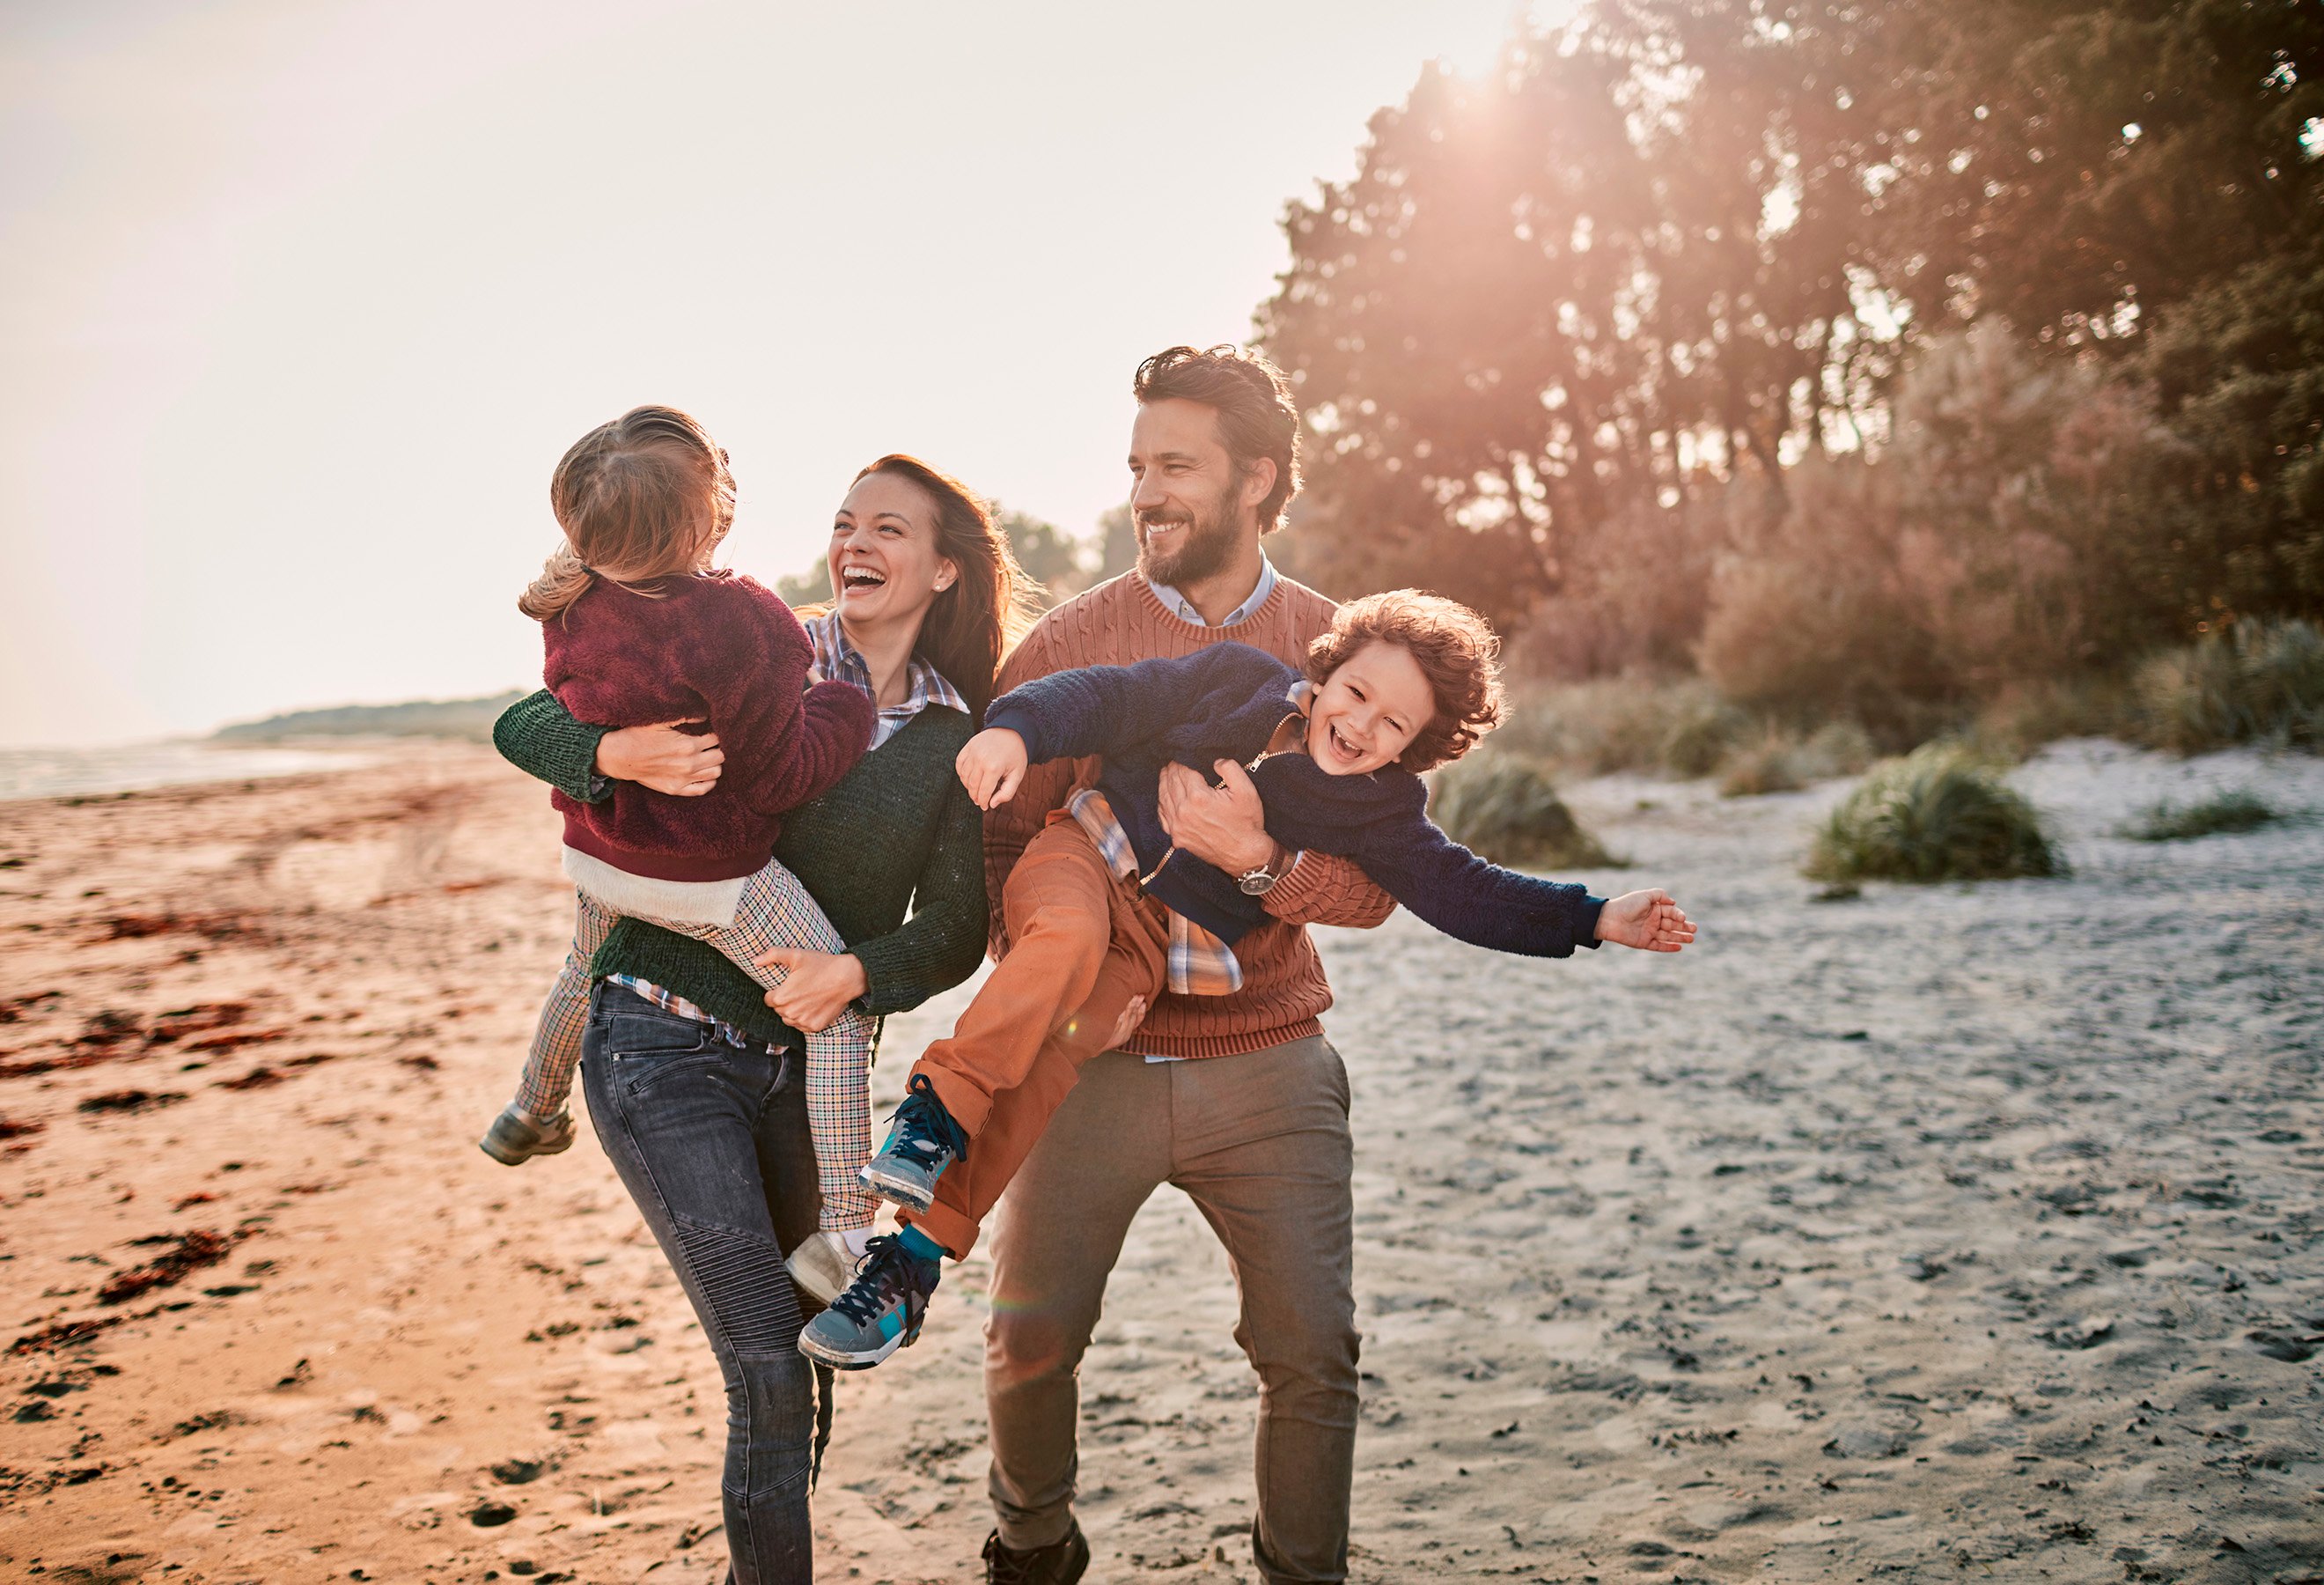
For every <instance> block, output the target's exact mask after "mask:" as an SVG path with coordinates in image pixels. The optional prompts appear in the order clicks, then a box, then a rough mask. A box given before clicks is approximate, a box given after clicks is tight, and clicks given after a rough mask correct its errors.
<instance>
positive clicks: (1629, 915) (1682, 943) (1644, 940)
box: [1598, 888, 1694, 952]
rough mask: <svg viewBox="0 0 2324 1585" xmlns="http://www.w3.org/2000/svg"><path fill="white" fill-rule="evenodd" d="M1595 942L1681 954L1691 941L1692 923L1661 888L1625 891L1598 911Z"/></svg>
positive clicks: (1692, 934)
mask: <svg viewBox="0 0 2324 1585" xmlns="http://www.w3.org/2000/svg"><path fill="white" fill-rule="evenodd" d="M1598 939H1599V940H1600V941H1612V942H1613V943H1614V944H1615V945H1616V946H1620V947H1636V948H1637V949H1638V950H1640V951H1642V952H1677V951H1683V950H1685V948H1686V947H1687V945H1688V943H1689V942H1691V941H1693V940H1694V922H1693V921H1692V920H1690V919H1688V918H1687V916H1686V911H1685V910H1684V909H1683V908H1681V907H1680V906H1679V905H1678V904H1676V903H1674V902H1672V901H1671V894H1669V893H1668V892H1665V891H1663V890H1661V889H1660V888H1656V889H1655V890H1652V891H1646V892H1625V893H1623V894H1621V895H1620V896H1618V897H1617V898H1615V899H1614V900H1613V901H1612V902H1610V903H1609V904H1606V906H1605V907H1603V908H1601V909H1600V910H1599V912H1598Z"/></svg>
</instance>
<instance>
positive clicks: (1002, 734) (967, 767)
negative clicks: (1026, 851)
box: [952, 727, 1026, 809]
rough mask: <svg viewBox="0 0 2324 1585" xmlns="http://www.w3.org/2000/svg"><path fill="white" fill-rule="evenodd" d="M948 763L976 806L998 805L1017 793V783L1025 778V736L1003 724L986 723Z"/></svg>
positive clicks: (989, 806) (989, 807)
mask: <svg viewBox="0 0 2324 1585" xmlns="http://www.w3.org/2000/svg"><path fill="white" fill-rule="evenodd" d="M952 764H953V769H954V770H956V771H958V772H959V773H960V784H961V785H962V786H964V787H965V788H967V789H968V795H969V797H970V799H971V800H973V802H975V804H976V807H977V808H979V809H998V808H1000V807H1001V805H1002V804H1004V803H1006V802H1009V801H1010V799H1011V798H1014V797H1015V796H1016V795H1017V784H1018V783H1019V782H1022V781H1023V780H1024V779H1025V764H1026V761H1025V740H1024V739H1023V738H1022V737H1019V736H1017V734H1016V733H1014V732H1012V731H1010V729H1009V728H1006V727H987V728H985V729H984V730H983V731H982V732H979V733H978V734H977V735H976V736H975V737H972V738H970V739H969V740H968V742H967V743H966V744H965V745H964V746H963V747H962V748H961V751H960V755H959V756H958V757H957V758H955V759H954V761H953V762H952Z"/></svg>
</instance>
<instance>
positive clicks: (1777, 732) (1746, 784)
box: [1719, 720, 1873, 798]
mask: <svg viewBox="0 0 2324 1585" xmlns="http://www.w3.org/2000/svg"><path fill="white" fill-rule="evenodd" d="M1872 755H1873V748H1872V739H1871V738H1870V737H1867V735H1866V733H1865V730H1864V728H1861V727H1859V726H1858V725H1857V724H1856V723H1855V722H1854V721H1848V720H1840V721H1826V722H1825V723H1824V724H1823V725H1822V726H1821V727H1819V728H1816V729H1815V730H1814V731H1813V732H1811V733H1809V734H1808V735H1807V736H1806V737H1801V736H1800V735H1799V734H1798V733H1796V732H1792V731H1787V730H1785V729H1784V728H1769V729H1767V730H1766V731H1765V732H1763V733H1762V734H1761V735H1760V736H1759V737H1757V738H1755V739H1753V740H1752V741H1750V742H1748V743H1745V744H1742V745H1741V746H1738V747H1736V748H1734V749H1732V750H1730V751H1729V754H1728V755H1727V757H1726V758H1725V759H1724V760H1722V761H1721V762H1720V766H1719V792H1720V796H1721V797H1725V798H1751V797H1757V796H1758V795H1760V794H1761V793H1766V792H1797V791H1798V790H1799V789H1800V788H1802V787H1804V786H1806V785H1808V784H1809V783H1812V782H1823V781H1829V780H1831V778H1832V777H1834V776H1852V775H1854V774H1857V773H1858V771H1861V770H1862V769H1863V768H1864V767H1865V766H1866V765H1870V764H1871V763H1872Z"/></svg>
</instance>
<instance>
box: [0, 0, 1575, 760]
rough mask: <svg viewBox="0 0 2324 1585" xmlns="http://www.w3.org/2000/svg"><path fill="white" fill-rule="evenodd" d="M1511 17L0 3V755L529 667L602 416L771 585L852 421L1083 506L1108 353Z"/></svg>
mask: <svg viewBox="0 0 2324 1585" xmlns="http://www.w3.org/2000/svg"><path fill="white" fill-rule="evenodd" d="M1545 8H1546V9H1547V10H1550V11H1554V12H1558V13H1561V14H1562V11H1563V0H1545ZM1516 12H1517V8H1515V7H1513V6H1512V5H1511V4H1510V0H1428V3H1427V4H1425V5H1423V4H1415V3H1412V0H1328V3H1320V0H1180V3H1178V4H1175V5H1168V6H1140V7H1128V6H1116V5H1090V4H1087V3H1086V0H1082V3H1080V4H1066V3H1059V4H989V3H987V4H977V3H963V0H952V3H951V4H933V3H919V0H889V3H886V4H881V5H876V6H844V5H829V4H819V5H811V6H810V5H789V4H766V3H764V0H761V4H755V5H745V4H696V5H684V4H672V5H653V4H649V3H644V0H627V3H624V4H619V5H613V4H604V3H603V0H553V3H552V0H539V3H537V4H513V3H512V4H497V3H493V0H459V3H458V4H447V3H440V0H381V3H374V0H336V3H321V0H305V3H300V0H278V3H272V4H263V3H258V0H202V3H195V0H156V3H152V4H118V3H110V0H71V3H69V4H56V3H46V4H36V3H33V0H0V557H5V571H0V746H29V745H36V744H37V745H72V744H82V743H100V742H112V741H125V740H132V739H137V738H145V737H160V736H168V735H179V734H186V733H194V732H202V731H207V730H208V729H209V728H213V727H216V726H217V725H219V724H221V723H223V722H226V721H230V720H236V719H246V718H253V717H257V716H263V715H267V714H270V713H272V712H274V711H277V710H281V709H295V708H303V707H309V706H321V705H333V704H345V703H355V702H384V701H390V700H403V699H413V698H451V697H465V696H470V695H475V694H483V693H490V692H494V691H500V690H503V689H506V688H512V687H517V686H521V685H530V683H531V682H532V681H533V680H535V679H537V677H538V675H539V632H538V630H537V628H536V627H535V626H534V625H533V624H531V623H529V622H527V621H525V620H524V618H522V617H521V616H519V615H518V614H517V612H516V609H515V606H514V600H515V598H516V595H517V593H518V591H519V590H520V589H521V588H522V587H523V586H524V584H525V583H526V582H527V581H528V580H529V579H530V578H531V577H532V576H533V574H534V573H535V572H536V571H537V570H539V565H540V561H541V559H542V558H543V557H544V556H545V555H547V554H548V553H549V551H550V550H551V549H552V548H554V546H555V545H556V543H557V542H558V532H557V526H556V524H555V521H554V519H552V518H551V516H550V515H549V506H548V485H549V473H550V470H551V469H552V468H554V467H555V465H556V462H557V459H558V456H559V455H561V454H562V453H563V451H564V450H565V449H566V447H567V446H568V445H569V444H571V443H572V441H573V440H576V439H577V438H578V437H579V436H580V435H581V434H582V433H583V432H584V431H586V430H588V429H590V428H591V427H593V426H594V425H595V424H597V423H599V422H604V420H606V419H609V418H612V417H613V416H615V415H617V414H618V413H620V412H622V411H623V410H624V409H626V408H629V407H631V406H633V405H635V404H637V403H641V402H663V403H672V404H674V405H677V406H680V407H684V408H686V409H687V410H688V411H690V412H694V413H695V414H696V416H698V417H699V418H701V419H702V421H703V422H705V424H706V425H707V426H708V427H709V429H710V431H711V432H712V433H713V434H715V436H717V438H718V439H719V440H720V441H721V442H722V443H723V444H724V445H725V446H726V448H727V449H728V450H729V451H730V452H731V453H732V455H733V462H734V468H735V472H736V475H737V477H738V479H739V482H740V486H741V506H740V511H739V514H738V516H737V519H736V524H735V532H734V534H733V538H732V539H731V540H730V541H729V542H728V545H729V551H730V555H729V560H730V561H732V563H733V565H735V566H737V567H739V568H740V569H742V570H744V571H746V572H750V573H752V574H754V575H756V576H758V577H760V578H761V579H766V580H768V581H771V580H772V579H774V578H776V577H779V576H781V575H783V574H786V573H790V572H795V571H798V570H801V569H802V568H804V567H805V566H806V565H807V564H808V563H809V562H810V561H813V560H814V559H815V558H816V556H817V555H819V554H820V552H821V551H822V548H823V545H824V542H825V537H826V536H827V534H828V533H829V530H830V514H831V512H832V510H833V508H834V507H835V505H837V504H838V501H839V499H840V497H841V496H843V495H844V493H845V491H846V487H847V484H848V481H849V480H850V478H852V477H853V474H854V472H855V470H856V469H857V468H860V467H862V465H863V464H864V463H865V462H868V461H870V460H871V459H872V458H874V457H876V456H879V455H881V453H883V452H887V451H897V450H902V451H911V452H915V453H918V454H919V455H921V456H924V457H926V458H927V459H929V460H931V461H933V462H935V463H936V464H937V465H938V466H939V467H942V468H945V469H947V470H949V471H951V472H953V473H954V474H956V475H958V476H959V477H962V478H964V479H965V480H966V481H967V482H968V483H969V484H970V485H971V486H972V487H974V488H975V489H977V490H979V491H980V492H982V493H983V494H985V495H988V496H993V497H995V498H997V499H999V500H1000V501H1001V502H1002V503H1004V504H1005V505H1008V506H1010V507H1012V508H1015V509H1018V510H1021V511H1025V512H1029V513H1031V514H1035V515H1036V516H1039V517H1043V518H1047V519H1048V520H1049V521H1051V522H1054V523H1056V524H1058V525H1060V526H1061V527H1063V528H1065V529H1067V530H1068V531H1070V532H1075V533H1082V532H1086V531H1088V530H1089V529H1090V528H1091V527H1092V526H1093V524H1094V523H1095V520H1096V518H1097V516H1098V514H1100V513H1102V511H1104V510H1105V509H1106V508H1107V507H1109V506H1111V505H1114V504H1116V503H1118V502H1120V500H1121V499H1122V498H1123V497H1124V496H1126V494H1127V486H1128V480H1127V475H1126V473H1125V471H1124V469H1123V466H1122V454H1123V450H1124V448H1125V444H1126V441H1127V438H1128V432H1129V425H1130V416H1131V406H1132V404H1131V401H1130V394H1129V385H1130V371H1131V370H1132V369H1133V368H1134V367H1135V366H1136V365H1137V363H1138V360H1139V358H1141V357H1144V356H1146V355H1147V354H1148V353H1150V352H1153V351H1156V350H1157V349H1159V348H1163V347H1166V346H1169V345H1172V344H1174V343H1176V342H1181V341H1187V342H1194V343H1195V344H1198V345H1199V344H1206V343H1209V342H1213V341H1240V340H1244V339H1247V338H1248V337H1249V336H1250V316H1251V312H1252V310H1253V309H1254V308H1255V307H1256V306H1257V305H1258V304H1259V302H1260V301H1263V300H1264V299H1266V298H1267V297H1268V295H1269V294H1270V293H1271V292H1272V291H1273V285H1274V277H1275V275H1276V273H1277V271H1279V270H1280V269H1282V268H1283V267H1284V265H1285V264H1286V257H1287V255H1286V248H1285V246H1284V242H1283V238H1282V235H1281V232H1280V231H1279V229H1278V228H1277V218H1278V217H1279V216H1280V214H1281V212H1282V209H1283V206H1284V204H1285V203H1286V201H1287V200H1289V199H1294V198H1300V197H1306V196H1311V195H1312V194H1313V193H1314V184H1315V182H1316V181H1318V180H1319V179H1339V178H1344V177H1346V176H1348V175H1351V174H1352V172H1353V171H1354V169H1355V163H1356V157H1357V152H1358V150H1359V148H1360V145H1361V144H1362V141H1363V136H1364V127H1365V123H1366V121H1367V119H1368V118H1369V116H1370V115H1371V113H1372V112H1373V111H1374V110H1375V109H1377V108H1378V107H1381V106H1383V105H1388V104H1392V103H1397V102H1400V101H1401V100H1402V99H1403V98H1404V97H1405V96H1406V93H1408V91H1409V90H1410V88H1411V87H1412V85H1413V83H1414V81H1415V80H1416V78H1417V77H1418V75H1419V72H1420V70H1421V68H1422V65H1423V63H1424V62H1425V61H1426V60H1430V59H1432V58H1435V59H1442V60H1445V61H1446V62H1447V63H1448V64H1449V65H1451V66H1452V67H1453V68H1455V69H1456V70H1467V71H1474V70H1480V69H1481V68H1483V67H1484V66H1486V65H1487V64H1489V62H1490V60H1492V57H1493V53H1494V49H1495V46H1496V44H1497V43H1498V42H1499V40H1500V39H1501V38H1502V37H1504V36H1505V35H1506V34H1507V32H1508V29H1509V26H1510V23H1511V21H1512V17H1513V15H1514V14H1516ZM1542 12H1543V8H1536V11H1535V14H1536V15H1539V14H1542Z"/></svg>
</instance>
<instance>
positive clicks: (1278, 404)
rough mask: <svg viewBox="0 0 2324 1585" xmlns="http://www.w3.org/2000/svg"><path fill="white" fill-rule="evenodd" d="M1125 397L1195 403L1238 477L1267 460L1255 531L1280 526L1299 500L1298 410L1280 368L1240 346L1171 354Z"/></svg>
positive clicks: (1145, 370)
mask: <svg viewBox="0 0 2324 1585" xmlns="http://www.w3.org/2000/svg"><path fill="white" fill-rule="evenodd" d="M1130 390H1131V392H1132V394H1135V395H1136V396H1137V398H1138V400H1139V401H1140V402H1168V401H1173V400H1176V401H1182V402H1199V403H1202V404H1203V406H1205V407H1207V408H1209V409H1210V410H1211V411H1212V412H1215V413H1217V414H1218V415H1219V436H1220V438H1221V439H1222V440H1224V441H1225V442H1226V448H1227V455H1228V456H1229V457H1230V458H1231V459H1233V461H1234V465H1235V471H1236V473H1237V474H1238V475H1241V474H1245V473H1248V472H1250V467H1251V465H1252V464H1253V463H1255V462H1257V461H1258V460H1259V459H1260V458H1262V457H1265V458H1269V459H1273V461H1274V463H1275V487H1274V488H1273V489H1271V490H1269V491H1268V493H1267V499H1266V500H1264V501H1261V502H1260V503H1259V532H1260V533H1270V532H1272V531H1273V530H1275V529H1277V528H1279V527H1281V526H1282V524H1283V509H1284V508H1285V507H1286V506H1287V505H1290V504H1291V497H1292V496H1296V495H1297V494H1298V493H1299V409H1298V407H1297V406H1296V404H1294V403H1293V402H1292V400H1291V383H1290V382H1289V381H1288V380H1286V379H1285V378H1284V377H1283V371H1282V370H1281V369H1279V368H1277V367H1276V366H1275V365H1274V364H1272V363H1270V362H1268V359H1267V358H1266V357H1264V356H1263V355H1261V354H1259V353H1256V352H1245V351H1244V350H1243V349H1242V348H1240V347H1230V346H1226V345H1224V344H1221V345H1220V346H1217V347H1211V348H1203V349H1202V350H1201V351H1197V350H1195V349H1194V348H1192V347H1173V348H1167V350H1165V351H1161V352H1157V353H1156V354H1155V355H1154V356H1153V357H1149V358H1148V359H1147V360H1146V361H1145V362H1144V363H1141V364H1139V366H1138V377H1137V378H1136V380H1134V381H1133V382H1132V383H1131V385H1130Z"/></svg>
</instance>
